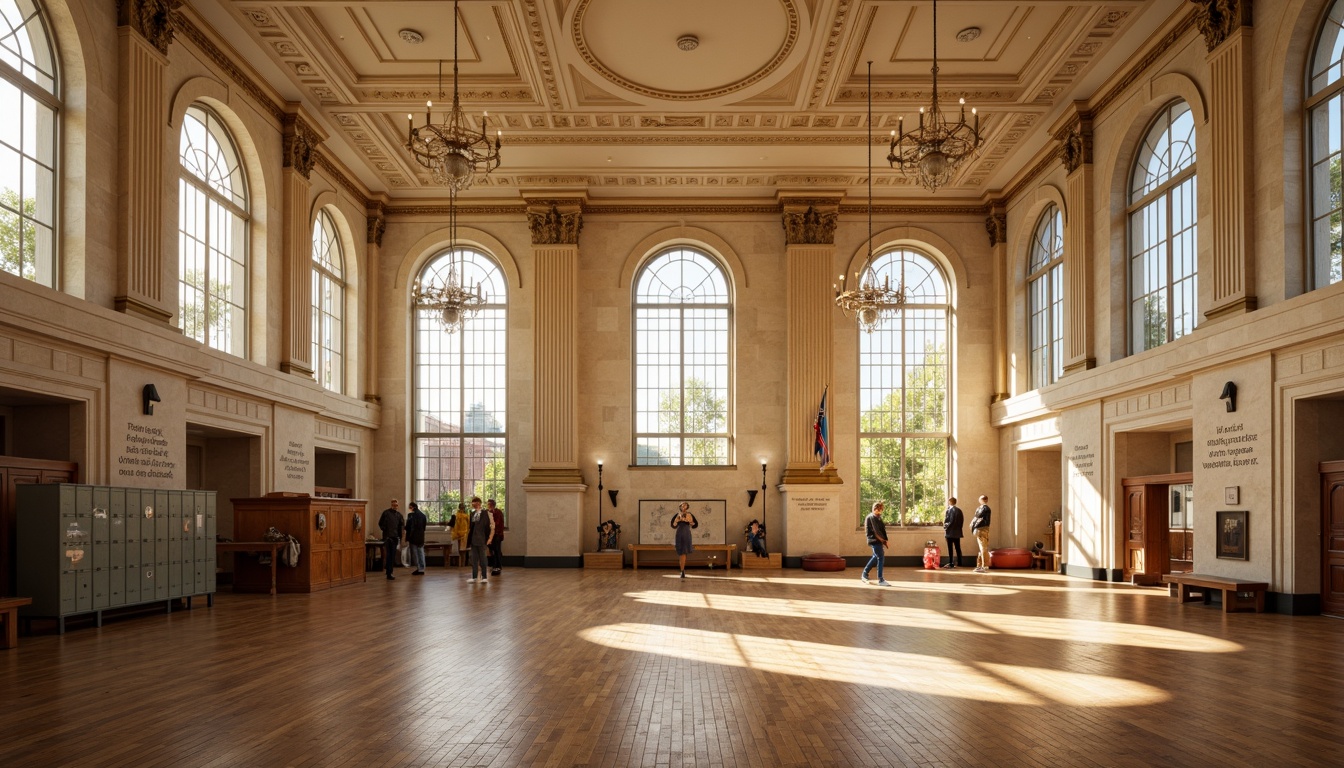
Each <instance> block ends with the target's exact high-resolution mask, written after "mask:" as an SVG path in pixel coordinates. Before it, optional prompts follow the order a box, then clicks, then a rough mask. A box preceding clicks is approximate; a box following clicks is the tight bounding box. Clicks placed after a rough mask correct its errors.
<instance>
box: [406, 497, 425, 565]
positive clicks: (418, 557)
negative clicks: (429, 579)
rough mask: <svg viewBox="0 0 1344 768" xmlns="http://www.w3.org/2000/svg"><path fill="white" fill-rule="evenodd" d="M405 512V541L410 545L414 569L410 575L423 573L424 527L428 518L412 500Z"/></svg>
mask: <svg viewBox="0 0 1344 768" xmlns="http://www.w3.org/2000/svg"><path fill="white" fill-rule="evenodd" d="M407 509H408V510H410V511H409V512H407V513H406V543H407V544H410V545H411V564H412V565H414V566H415V570H414V571H411V575H412V576H424V575H425V528H426V527H427V526H428V525H429V518H428V517H425V513H424V512H421V511H420V505H418V504H416V503H415V502H414V501H412V502H411V504H410V506H409V507H407Z"/></svg>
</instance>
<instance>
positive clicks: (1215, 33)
mask: <svg viewBox="0 0 1344 768" xmlns="http://www.w3.org/2000/svg"><path fill="white" fill-rule="evenodd" d="M1190 2H1192V3H1194V4H1195V6H1196V8H1198V10H1196V11H1195V24H1196V26H1198V27H1199V31H1200V33H1202V34H1203V35H1204V45H1205V46H1206V47H1207V48H1208V50H1209V53H1213V49H1214V48H1217V47H1218V46H1220V45H1222V44H1223V41H1224V40H1226V39H1227V38H1228V37H1229V36H1230V35H1231V34H1232V33H1233V32H1235V31H1237V30H1238V29H1240V28H1242V27H1249V26H1251V0H1190Z"/></svg>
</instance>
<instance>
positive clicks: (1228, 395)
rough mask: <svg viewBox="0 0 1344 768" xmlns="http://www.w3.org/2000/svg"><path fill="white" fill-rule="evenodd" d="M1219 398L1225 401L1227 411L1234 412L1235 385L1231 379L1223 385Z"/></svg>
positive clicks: (1235, 400) (1235, 408)
mask: <svg viewBox="0 0 1344 768" xmlns="http://www.w3.org/2000/svg"><path fill="white" fill-rule="evenodd" d="M1218 399H1219V400H1226V401H1227V412H1228V413H1235V412H1236V410H1237V385H1236V384H1235V383H1233V382H1231V381H1229V382H1227V383H1226V384H1224V385H1223V394H1221V395H1219V396H1218Z"/></svg>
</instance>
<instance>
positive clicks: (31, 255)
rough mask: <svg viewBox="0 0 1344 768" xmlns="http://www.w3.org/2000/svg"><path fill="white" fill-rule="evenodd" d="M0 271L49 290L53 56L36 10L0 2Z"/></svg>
mask: <svg viewBox="0 0 1344 768" xmlns="http://www.w3.org/2000/svg"><path fill="white" fill-rule="evenodd" d="M0 62H2V64H0V114H3V115H4V117H3V118H0V269H3V270H4V271H6V272H10V273H13V274H15V275H18V276H20V277H23V278H26V279H28V280H32V281H34V282H36V283H41V284H42V285H45V286H48V287H51V288H55V287H56V191H57V183H56V182H57V174H56V131H57V127H58V123H59V120H58V116H59V114H60V110H61V101H60V98H59V94H58V92H57V88H56V86H57V82H56V56H55V53H54V51H53V49H52V45H51V38H50V37H49V36H48V34H47V26H46V22H45V21H44V19H43V13H42V9H41V7H40V6H39V5H37V4H36V3H34V2H32V0H0Z"/></svg>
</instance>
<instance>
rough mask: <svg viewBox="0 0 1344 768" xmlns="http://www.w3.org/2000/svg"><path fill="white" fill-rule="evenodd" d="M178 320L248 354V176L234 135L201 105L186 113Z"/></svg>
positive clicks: (197, 335)
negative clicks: (231, 135) (230, 134)
mask: <svg viewBox="0 0 1344 768" xmlns="http://www.w3.org/2000/svg"><path fill="white" fill-rule="evenodd" d="M179 157H180V158H181V160H182V167H181V173H180V175H179V181H178V224H177V227H178V230H177V249H178V250H177V253H178V313H179V314H178V323H179V324H180V325H181V327H182V332H183V333H184V334H185V335H187V336H189V337H191V338H193V339H195V340H197V341H199V342H202V343H204V344H208V345H209V346H211V347H214V348H215V349H218V350H222V351H224V352H228V353H230V354H234V355H239V356H242V355H246V354H247V343H246V342H247V279H248V278H247V239H248V236H247V228H248V216H249V209H248V195H247V179H246V178H245V177H244V174H243V167H242V163H241V161H240V158H239V156H238V150H237V148H236V147H235V146H234V143H233V139H232V138H231V137H230V136H229V132H228V130H227V129H225V127H224V124H223V123H222V122H220V120H219V117H218V116H217V115H216V114H215V113H214V112H212V111H210V110H209V109H208V108H206V107H205V106H203V105H201V104H193V105H192V106H190V107H188V108H187V112H186V115H184V116H183V118H182V140H181V145H180V149H179Z"/></svg>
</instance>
